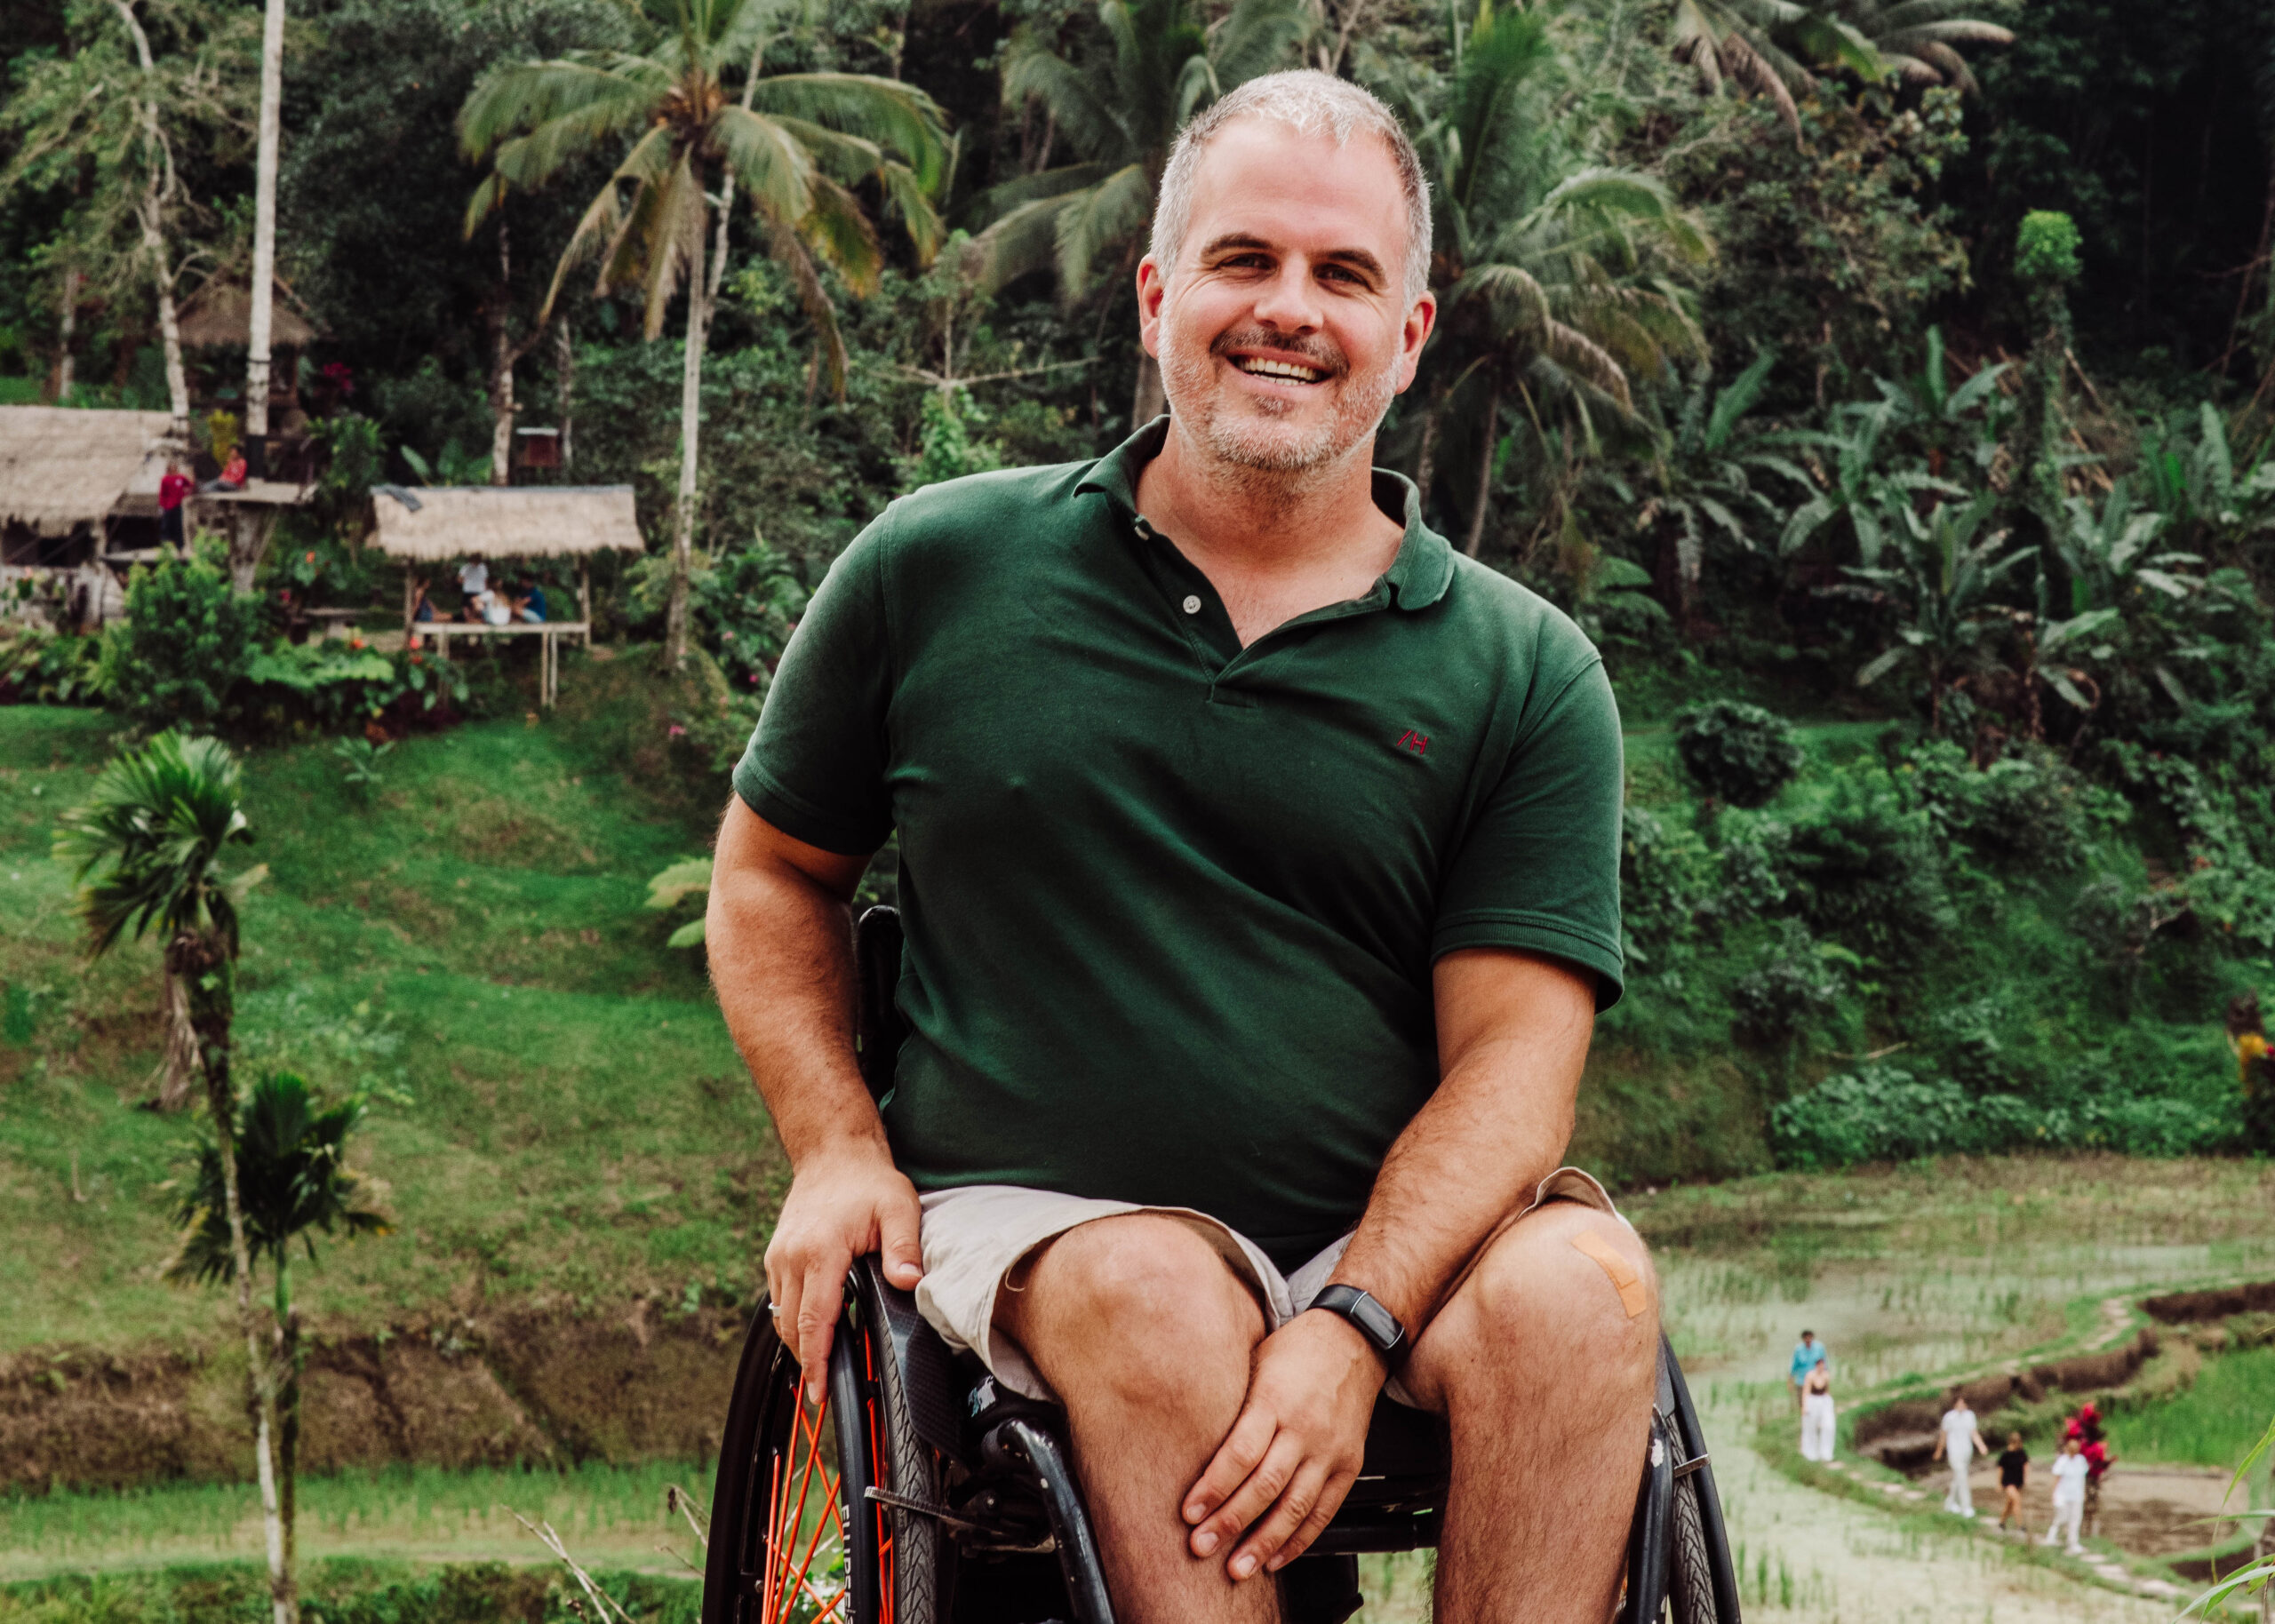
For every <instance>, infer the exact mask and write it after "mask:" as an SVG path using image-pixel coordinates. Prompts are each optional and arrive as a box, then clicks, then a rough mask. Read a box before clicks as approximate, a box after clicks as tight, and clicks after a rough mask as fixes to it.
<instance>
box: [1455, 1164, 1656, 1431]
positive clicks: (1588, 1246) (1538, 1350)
mask: <svg viewBox="0 0 2275 1624" xmlns="http://www.w3.org/2000/svg"><path fill="white" fill-rule="evenodd" d="M1658 1323H1659V1322H1658V1279H1657V1276H1656V1272H1655V1271H1654V1270H1653V1269H1652V1267H1651V1258H1650V1253H1649V1251H1648V1248H1646V1247H1645V1246H1644V1245H1643V1242H1642V1240H1641V1238H1640V1237H1638V1236H1637V1235H1636V1233H1635V1232H1634V1231H1633V1230H1631V1229H1629V1228H1628V1227H1627V1225H1625V1224H1624V1223H1622V1222H1620V1221H1619V1220H1618V1219H1616V1218H1615V1217H1612V1216H1611V1215H1610V1214H1605V1213H1600V1212H1597V1211H1595V1210H1594V1209H1593V1208H1591V1207H1585V1206H1579V1205H1577V1204H1576V1203H1569V1202H1566V1203H1560V1204H1559V1205H1557V1206H1552V1207H1547V1208H1544V1209H1542V1210H1541V1211H1539V1212H1537V1213H1534V1214H1531V1215H1530V1216H1529V1217H1527V1218H1526V1219H1525V1220H1524V1221H1523V1222H1520V1223H1518V1224H1516V1225H1514V1226H1513V1227H1512V1228H1511V1229H1509V1230H1507V1231H1505V1233H1504V1234H1502V1235H1501V1236H1499V1237H1498V1238H1497V1239H1496V1240H1495V1241H1494V1242H1493V1243H1492V1245H1491V1246H1489V1248H1488V1249H1487V1251H1486V1254H1485V1255H1484V1256H1483V1257H1481V1258H1480V1259H1479V1260H1478V1262H1477V1266H1476V1268H1474V1269H1473V1270H1471V1271H1470V1273H1469V1276H1468V1278H1466V1279H1465V1280H1464V1281H1463V1282H1462V1284H1461V1286H1460V1287H1459V1289H1458V1290H1457V1291H1456V1292H1455V1294H1454V1296H1453V1298H1452V1300H1451V1301H1450V1302H1448V1303H1447V1305H1446V1307H1445V1308H1444V1309H1443V1310H1441V1312H1440V1314H1439V1315H1438V1317H1437V1318H1436V1319H1435V1320H1434V1321H1433V1323H1432V1324H1431V1326H1430V1328H1429V1330H1428V1331H1427V1332H1426V1333H1425V1334H1424V1337H1423V1339H1422V1341H1421V1343H1420V1345H1419V1346H1418V1347H1417V1349H1416V1357H1417V1363H1419V1364H1421V1365H1423V1366H1424V1372H1423V1373H1424V1374H1425V1376H1426V1377H1427V1378H1428V1379H1430V1381H1431V1385H1432V1386H1433V1387H1440V1388H1442V1387H1443V1386H1445V1385H1447V1384H1448V1383H1449V1382H1457V1381H1461V1380H1463V1379H1465V1378H1466V1379H1477V1378H1480V1377H1482V1378H1483V1379H1486V1380H1493V1379H1494V1376H1495V1373H1502V1374H1504V1375H1505V1376H1506V1377H1507V1378H1508V1379H1511V1380H1518V1379H1521V1375H1522V1373H1524V1372H1525V1371H1528V1370H1530V1371H1538V1370H1541V1369H1544V1368H1546V1367H1547V1366H1548V1365H1553V1366H1555V1367H1556V1368H1559V1369H1561V1370H1562V1371H1563V1372H1564V1373H1565V1375H1564V1378H1562V1379H1565V1380H1569V1379H1570V1378H1571V1377H1572V1376H1573V1375H1575V1374H1576V1373H1578V1372H1588V1373H1593V1375H1594V1376H1595V1377H1596V1378H1597V1379H1598V1380H1600V1381H1605V1382H1607V1383H1608V1384H1610V1385H1613V1386H1621V1385H1632V1384H1633V1383H1634V1382H1640V1381H1643V1380H1646V1379H1648V1373H1649V1372H1650V1371H1652V1370H1653V1369H1655V1368H1656V1365H1655V1360H1656V1353H1657V1348H1658ZM1433 1341H1435V1342H1436V1344H1437V1345H1436V1346H1435V1347H1433V1346H1432V1343H1433ZM1544 1356H1545V1357H1546V1359H1547V1365H1543V1364H1542V1363H1541V1361H1542V1359H1543V1357H1544ZM1568 1359H1569V1360H1573V1361H1576V1362H1575V1363H1568V1362H1567V1360H1568Z"/></svg>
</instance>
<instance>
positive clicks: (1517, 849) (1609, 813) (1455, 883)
mask: <svg viewBox="0 0 2275 1624" xmlns="http://www.w3.org/2000/svg"><path fill="white" fill-rule="evenodd" d="M1622 772H1623V768H1622V762H1621V751H1620V736H1619V707H1618V705H1617V704H1616V702H1615V701H1614V700H1613V698H1612V694H1611V681H1610V679H1609V678H1608V677H1607V676H1606V675H1605V674H1604V669H1603V665H1602V662H1601V661H1600V660H1594V659H1591V660H1590V661H1589V662H1588V664H1587V665H1586V666H1585V668H1584V669H1582V670H1581V671H1580V672H1579V673H1577V675H1575V676H1574V677H1573V678H1571V680H1570V681H1568V682H1567V683H1566V684H1565V686H1564V688H1563V690H1562V691H1561V693H1559V694H1558V695H1557V696H1556V697H1554V698H1553V699H1552V700H1550V701H1549V703H1548V705H1547V706H1546V707H1545V710H1544V711H1543V712H1542V713H1541V714H1540V715H1539V717H1538V718H1537V720H1533V721H1532V722H1531V723H1530V725H1529V727H1527V728H1526V729H1525V731H1524V733H1523V734H1522V736H1521V737H1520V739H1519V741H1518V743H1517V744H1516V746H1515V748H1514V749H1513V750H1512V752H1510V757H1509V760H1508V764H1507V765H1506V767H1505V768H1504V769H1503V771H1502V774H1501V778H1500V782H1499V783H1498V784H1496V785H1495V786H1494V788H1493V790H1492V792H1490V794H1489V796H1488V797H1487V799H1486V801H1485V804H1484V807H1483V808H1482V809H1481V811H1480V813H1479V814H1478V816H1477V817H1476V819H1475V820H1474V821H1473V823H1472V824H1471V825H1470V829H1469V832H1468V834H1467V837H1466V838H1465V840H1464V841H1463V842H1462V846H1461V849H1460V850H1459V851H1458V852H1457V853H1456V854H1455V856H1454V859H1453V863H1452V864H1451V866H1450V867H1449V870H1448V871H1447V877H1446V881H1445V884H1444V886H1443V888H1441V891H1440V893H1439V899H1438V918H1437V924H1436V929H1435V931H1434V933H1433V938H1432V941H1431V944H1430V954H1431V958H1432V959H1433V960H1434V959H1439V958H1442V957H1443V956H1444V955H1446V954H1448V953H1450V952H1455V951H1458V950H1460V949H1462V948H1466V947H1510V948H1521V949H1523V950H1525V951H1529V952H1537V953H1545V954H1549V955H1552V956H1553V957H1555V958H1558V959H1566V960H1569V962H1571V963H1573V964H1577V965H1578V966H1580V967H1583V968H1585V969H1589V970H1593V971H1594V972H1595V975H1596V1007H1597V1009H1598V1010H1599V1011H1600V1010H1605V1009H1608V1008H1610V1007H1611V1006H1612V1005H1614V1004H1616V1003H1617V1002H1618V1001H1619V994H1620V991H1621V987H1622V984H1623V983H1624V976H1625V969H1624V960H1623V959H1622V956H1621V953H1620V947H1619V839H1620V833H1619V807H1620V794H1621V784H1622Z"/></svg>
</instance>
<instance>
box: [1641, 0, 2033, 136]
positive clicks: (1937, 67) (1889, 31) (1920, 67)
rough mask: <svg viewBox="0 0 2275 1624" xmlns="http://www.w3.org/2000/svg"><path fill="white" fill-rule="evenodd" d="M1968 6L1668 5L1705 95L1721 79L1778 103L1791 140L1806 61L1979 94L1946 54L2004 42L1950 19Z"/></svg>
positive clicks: (1699, 1) (1698, 1)
mask: <svg viewBox="0 0 2275 1624" xmlns="http://www.w3.org/2000/svg"><path fill="white" fill-rule="evenodd" d="M1965 4H1966V0H1894V4H1890V3H1889V0H1821V3H1820V4H1814V5H1811V4H1801V0H1675V7H1674V13H1673V16H1672V19H1671V20H1670V22H1669V25H1668V28H1667V44H1668V47H1669V49H1670V50H1671V52H1672V54H1673V55H1674V57H1675V59H1676V60H1678V61H1682V62H1688V63H1689V64H1690V66H1691V67H1692V68H1694V69H1695V70H1696V73H1697V75H1698V79H1699V83H1700V84H1702V85H1704V87H1705V88H1706V90H1708V91H1709V92H1712V91H1715V90H1718V89H1720V87H1721V84H1722V81H1723V80H1724V79H1725V78H1728V79H1732V80H1735V81H1736V82H1737V83H1738V84H1742V85H1744V86H1745V87H1746V88H1748V89H1750V90H1755V91H1759V92H1761V93H1762V94H1763V95H1765V96H1767V97H1768V98H1769V99H1770V100H1771V101H1772V102H1774V103H1776V107H1777V111H1778V113H1779V115H1781V116H1782V117H1783V118H1784V121H1785V123H1786V124H1787V125H1788V126H1789V127H1790V128H1791V129H1792V131H1793V132H1794V134H1795V135H1797V136H1798V135H1799V134H1800V127H1801V125H1800V109H1799V108H1798V107H1796V106H1795V104H1794V100H1793V98H1794V97H1795V96H1797V95H1799V94H1801V93H1803V92H1808V91H1810V90H1814V89H1815V88H1816V75H1815V74H1813V73H1811V72H1810V71H1809V66H1808V65H1809V64H1811V63H1814V64H1816V65H1817V66H1819V67H1825V68H1848V69H1849V70H1850V71H1851V72H1853V73H1855V74H1856V75H1858V76H1860V77H1862V78H1865V79H1872V80H1878V79H1884V78H1886V77H1887V76H1888V75H1889V74H1891V73H1893V74H1897V75H1900V76H1902V77H1903V78H1904V79H1905V80H1906V81H1907V82H1910V83H1912V84H1954V85H1957V86H1958V87H1959V88H1960V90H1962V91H1968V92H1972V91H1976V90H1978V89H1980V88H1981V87H1980V86H1978V85H1977V84H1976V82H1975V76H1974V74H1973V73H1971V72H1969V71H1968V66H1967V62H1966V60H1965V59H1964V58H1962V57H1961V56H1960V54H1959V52H1957V51H1955V50H1953V49H1952V46H1954V45H1956V44H1970V43H1976V44H2000V45H2005V44H2013V43H2014V37H2015V36H2014V35H2013V33H2012V32H2011V31H2009V30H2008V29H2006V28H2000V26H1999V25H1998V24H1996V23H1992V22H1984V21H1983V20H1981V19H1979V18H1974V17H1963V16H1954V15H1952V13H1953V12H1959V11H1960V10H1962V9H1963V8H1964V6H1965Z"/></svg>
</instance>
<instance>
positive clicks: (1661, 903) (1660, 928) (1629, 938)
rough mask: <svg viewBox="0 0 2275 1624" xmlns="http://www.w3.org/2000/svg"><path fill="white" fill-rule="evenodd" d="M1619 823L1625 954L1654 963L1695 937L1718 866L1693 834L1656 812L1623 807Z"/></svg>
mask: <svg viewBox="0 0 2275 1624" xmlns="http://www.w3.org/2000/svg"><path fill="white" fill-rule="evenodd" d="M1620 821H1621V825H1622V826H1621V835H1622V839H1621V840H1620V852H1619V855H1620V862H1619V894H1620V924H1621V927H1622V928H1623V930H1624V935H1625V936H1626V942H1625V951H1626V954H1627V956H1628V958H1630V959H1632V960H1634V961H1635V962H1636V963H1638V964H1656V963H1657V961H1658V960H1659V959H1662V958H1663V957H1664V956H1665V955H1666V954H1667V953H1668V951H1669V950H1671V949H1673V948H1676V947H1679V946H1680V944H1682V943H1686V942H1688V941H1690V940H1692V939H1693V938H1694V937H1696V935H1698V931H1699V924H1700V918H1699V916H1700V913H1701V912H1702V911H1703V910H1704V908H1705V906H1706V904H1707V903H1708V902H1709V900H1710V899H1711V898H1712V896H1714V894H1715V891H1716V883H1715V882H1716V880H1717V870H1718V868H1719V866H1720V865H1719V864H1717V863H1716V861H1715V857H1714V854H1713V853H1712V851H1710V850H1708V849H1707V848H1706V843H1705V842H1704V841H1703V840H1700V839H1699V838H1698V836H1697V835H1696V833H1695V832H1692V831H1691V830H1690V829H1688V828H1687V827H1685V826H1684V825H1682V824H1671V823H1669V822H1668V820H1667V819H1665V818H1664V817H1661V816H1659V815H1658V814H1657V813H1656V812H1649V811H1646V810H1645V809H1644V808H1640V807H1629V808H1626V809H1625V810H1624V812H1623V813H1622V814H1621V815H1620ZM1661 967H1664V966H1661Z"/></svg>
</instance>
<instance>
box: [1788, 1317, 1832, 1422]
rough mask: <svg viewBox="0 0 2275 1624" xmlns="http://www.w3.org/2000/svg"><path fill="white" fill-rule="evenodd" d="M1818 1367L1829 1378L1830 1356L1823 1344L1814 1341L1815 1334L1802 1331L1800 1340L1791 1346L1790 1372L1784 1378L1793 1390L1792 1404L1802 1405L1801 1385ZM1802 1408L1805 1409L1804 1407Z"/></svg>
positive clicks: (1804, 1396)
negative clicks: (1791, 1362)
mask: <svg viewBox="0 0 2275 1624" xmlns="http://www.w3.org/2000/svg"><path fill="white" fill-rule="evenodd" d="M1819 1367H1823V1369H1824V1372H1825V1373H1826V1374H1827V1376H1830V1375H1831V1374H1832V1354H1831V1353H1829V1352H1827V1351H1826V1350H1825V1346H1824V1343H1823V1342H1821V1341H1817V1340H1816V1332H1814V1331H1804V1332H1802V1333H1801V1340H1800V1341H1798V1342H1796V1343H1795V1344H1793V1365H1792V1373H1791V1374H1789V1375H1788V1376H1787V1377H1786V1378H1785V1380H1786V1382H1787V1384H1788V1385H1789V1386H1791V1387H1792V1389H1793V1402H1794V1403H1796V1404H1802V1403H1803V1401H1804V1399H1805V1398H1806V1397H1807V1395H1806V1394H1805V1393H1804V1392H1803V1391H1802V1384H1803V1383H1804V1382H1806V1381H1808V1379H1809V1373H1810V1372H1811V1371H1813V1370H1816V1369H1818V1368H1819ZM1804 1407H1805V1408H1806V1405H1804Z"/></svg>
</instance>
